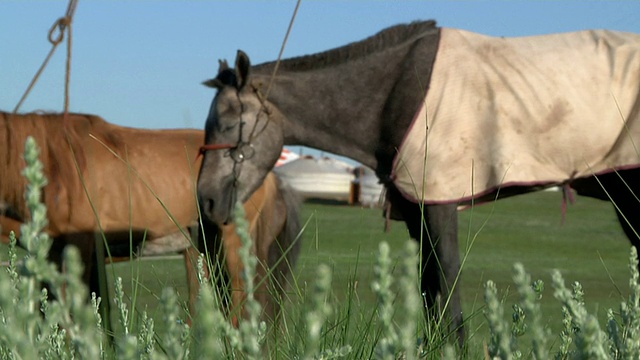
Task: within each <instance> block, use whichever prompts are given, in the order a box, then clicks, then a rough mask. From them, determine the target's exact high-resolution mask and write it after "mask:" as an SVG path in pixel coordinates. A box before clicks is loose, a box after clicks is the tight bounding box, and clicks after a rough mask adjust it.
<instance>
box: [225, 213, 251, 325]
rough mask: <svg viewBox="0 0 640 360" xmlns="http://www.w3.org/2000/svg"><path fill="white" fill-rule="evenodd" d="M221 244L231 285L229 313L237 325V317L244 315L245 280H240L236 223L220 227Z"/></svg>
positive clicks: (239, 244) (240, 268)
mask: <svg viewBox="0 0 640 360" xmlns="http://www.w3.org/2000/svg"><path fill="white" fill-rule="evenodd" d="M222 246H223V249H224V259H225V262H226V265H227V272H228V274H229V282H230V285H231V305H230V308H229V314H230V316H231V323H232V324H233V326H235V327H238V325H239V323H240V322H239V318H240V317H244V309H243V305H244V302H245V300H246V297H247V296H246V290H245V282H244V280H242V273H243V272H244V263H243V262H242V259H240V253H239V251H240V248H241V247H242V240H241V239H240V237H239V236H238V233H237V231H236V225H235V224H230V225H225V226H223V227H222Z"/></svg>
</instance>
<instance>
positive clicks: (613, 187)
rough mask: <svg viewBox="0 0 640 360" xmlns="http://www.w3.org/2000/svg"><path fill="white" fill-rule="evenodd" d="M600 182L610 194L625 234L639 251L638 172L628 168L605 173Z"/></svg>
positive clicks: (639, 204) (639, 200)
mask: <svg viewBox="0 0 640 360" xmlns="http://www.w3.org/2000/svg"><path fill="white" fill-rule="evenodd" d="M601 183H602V187H603V188H604V189H605V191H606V192H607V194H608V195H609V196H610V200H611V203H612V204H613V207H614V208H615V210H616V215H618V221H619V222H620V226H622V229H623V230H624V233H625V235H627V238H628V239H629V241H630V242H631V244H632V245H633V246H634V247H635V248H636V250H637V251H639V252H640V188H639V187H638V185H640V172H639V171H638V170H629V171H622V172H619V173H613V174H607V175H605V176H603V177H602V178H601Z"/></svg>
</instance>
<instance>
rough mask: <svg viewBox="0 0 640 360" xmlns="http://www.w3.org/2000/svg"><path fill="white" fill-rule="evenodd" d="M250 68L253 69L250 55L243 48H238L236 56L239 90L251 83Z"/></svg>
mask: <svg viewBox="0 0 640 360" xmlns="http://www.w3.org/2000/svg"><path fill="white" fill-rule="evenodd" d="M249 70H251V61H249V56H248V55H247V54H246V53H245V52H244V51H242V50H238V55H237V56H236V77H237V80H238V90H240V89H242V88H243V87H244V86H245V85H247V83H249Z"/></svg>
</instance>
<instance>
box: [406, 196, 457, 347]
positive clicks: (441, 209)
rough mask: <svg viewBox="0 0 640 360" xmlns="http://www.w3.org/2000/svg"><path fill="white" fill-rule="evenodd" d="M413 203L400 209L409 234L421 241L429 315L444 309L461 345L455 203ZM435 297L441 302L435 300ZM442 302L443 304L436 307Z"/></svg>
mask: <svg viewBox="0 0 640 360" xmlns="http://www.w3.org/2000/svg"><path fill="white" fill-rule="evenodd" d="M412 205H414V209H413V211H411V212H410V213H409V212H403V216H404V219H405V221H406V223H407V227H408V229H409V233H410V235H411V237H412V238H414V239H416V240H417V241H418V242H419V244H420V269H421V280H420V285H421V290H422V292H423V296H424V297H425V303H426V307H427V311H428V312H429V315H430V317H431V318H434V319H440V318H441V317H440V315H441V314H439V313H438V312H439V310H440V309H441V308H442V309H446V313H447V314H449V315H450V317H451V323H450V324H448V323H446V322H445V324H444V325H445V326H451V328H452V329H454V330H455V331H456V335H457V337H458V342H459V344H460V345H462V344H463V342H464V327H463V317H462V306H461V302H460V292H459V290H458V289H459V284H456V280H457V278H458V274H459V272H460V254H459V250H458V214H457V211H456V207H457V206H456V205H455V204H450V205H429V206H424V207H423V208H422V207H420V206H418V205H415V204H412ZM438 296H439V297H440V299H441V302H440V303H438ZM439 305H442V306H439Z"/></svg>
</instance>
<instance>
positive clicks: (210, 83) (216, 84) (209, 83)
mask: <svg viewBox="0 0 640 360" xmlns="http://www.w3.org/2000/svg"><path fill="white" fill-rule="evenodd" d="M202 85H204V86H206V87H210V88H215V89H221V88H222V86H223V85H224V84H222V81H220V80H219V79H218V78H215V79H209V80H205V81H203V82H202Z"/></svg>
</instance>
